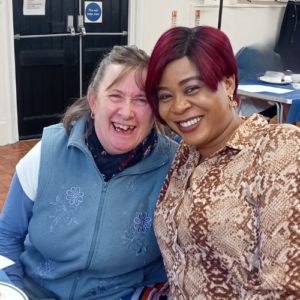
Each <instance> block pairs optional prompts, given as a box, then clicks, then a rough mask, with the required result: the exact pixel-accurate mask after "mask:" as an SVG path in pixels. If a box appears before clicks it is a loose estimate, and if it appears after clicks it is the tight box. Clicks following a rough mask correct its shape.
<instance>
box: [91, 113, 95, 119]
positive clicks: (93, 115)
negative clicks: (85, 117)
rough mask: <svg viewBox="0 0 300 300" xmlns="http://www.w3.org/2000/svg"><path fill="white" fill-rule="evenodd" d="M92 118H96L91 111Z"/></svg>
mask: <svg viewBox="0 0 300 300" xmlns="http://www.w3.org/2000/svg"><path fill="white" fill-rule="evenodd" d="M91 118H92V119H95V114H94V113H93V112H92V111H91Z"/></svg>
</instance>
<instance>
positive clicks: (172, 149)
mask: <svg viewBox="0 0 300 300" xmlns="http://www.w3.org/2000/svg"><path fill="white" fill-rule="evenodd" d="M157 146H158V153H161V154H166V155H167V156H169V157H172V158H173V157H174V156H175V153H176V151H177V149H178V146H179V145H178V143H177V142H175V141H174V140H172V139H170V138H169V137H167V136H166V135H163V134H161V133H159V134H158V143H157Z"/></svg>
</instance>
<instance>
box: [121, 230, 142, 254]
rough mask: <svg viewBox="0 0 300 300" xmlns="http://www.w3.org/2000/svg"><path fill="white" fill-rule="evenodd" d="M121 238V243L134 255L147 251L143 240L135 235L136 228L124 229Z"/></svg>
mask: <svg viewBox="0 0 300 300" xmlns="http://www.w3.org/2000/svg"><path fill="white" fill-rule="evenodd" d="M122 240H123V241H122V245H123V246H125V247H126V248H127V250H129V249H132V250H133V251H134V252H135V254H136V255H140V254H143V253H145V252H146V251H147V248H146V246H145V244H144V243H143V241H142V240H141V239H139V238H138V237H136V230H135V229H134V228H133V227H130V228H129V229H128V230H125V232H124V234H123V236H122Z"/></svg>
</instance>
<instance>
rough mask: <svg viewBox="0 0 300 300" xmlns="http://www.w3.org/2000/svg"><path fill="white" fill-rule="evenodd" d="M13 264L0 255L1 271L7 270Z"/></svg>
mask: <svg viewBox="0 0 300 300" xmlns="http://www.w3.org/2000/svg"><path fill="white" fill-rule="evenodd" d="M13 264H14V262H13V261H12V260H10V259H8V258H6V257H4V256H2V255H0V270H2V269H4V268H7V267H9V266H11V265H13Z"/></svg>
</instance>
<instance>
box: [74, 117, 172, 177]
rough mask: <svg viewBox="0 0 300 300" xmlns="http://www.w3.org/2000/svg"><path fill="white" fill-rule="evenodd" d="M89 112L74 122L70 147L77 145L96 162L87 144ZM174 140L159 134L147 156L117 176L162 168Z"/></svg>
mask: <svg viewBox="0 0 300 300" xmlns="http://www.w3.org/2000/svg"><path fill="white" fill-rule="evenodd" d="M87 117H88V114H85V115H84V116H83V117H82V118H80V119H79V120H78V121H76V122H74V125H73V128H72V130H71V133H70V136H69V141H68V148H69V147H76V148H78V149H79V150H81V151H82V152H84V153H85V154H86V155H88V156H89V157H90V158H91V159H92V160H93V162H94V159H93V157H92V154H91V152H90V151H89V149H88V147H87V145H86V144H85V138H84V133H85V123H86V119H87ZM172 143H173V142H172V141H171V140H170V139H168V138H167V137H163V136H162V135H161V134H158V141H157V145H156V147H155V149H153V150H152V151H151V153H150V154H149V156H147V158H145V159H143V160H142V161H141V162H139V163H137V164H135V165H134V166H132V167H129V168H126V169H125V170H124V171H122V172H121V173H119V174H118V175H117V176H116V177H119V176H125V175H134V174H143V173H145V172H149V171H152V170H155V169H157V168H160V167H161V166H163V165H165V164H167V163H168V161H169V157H168V155H167V154H168V152H169V151H170V147H171V144H172Z"/></svg>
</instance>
